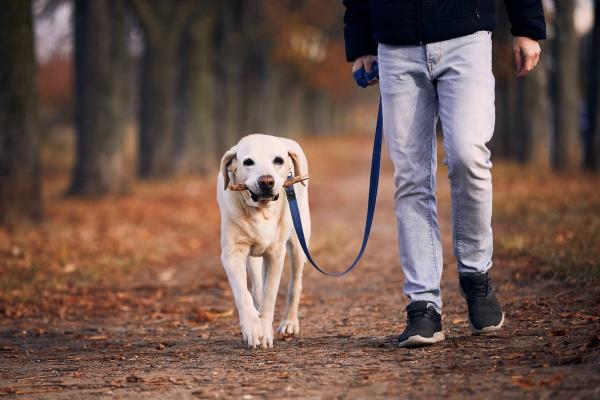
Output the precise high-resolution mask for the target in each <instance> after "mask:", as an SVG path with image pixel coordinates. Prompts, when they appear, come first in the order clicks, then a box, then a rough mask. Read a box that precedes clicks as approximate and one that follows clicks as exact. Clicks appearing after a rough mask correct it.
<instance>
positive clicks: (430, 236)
mask: <svg viewBox="0 0 600 400" xmlns="http://www.w3.org/2000/svg"><path fill="white" fill-rule="evenodd" d="M378 53H379V54H378V62H379V74H380V82H379V85H380V90H381V99H382V102H383V103H382V104H383V125H384V137H385V141H386V145H387V148H388V151H389V154H390V158H391V159H392V162H393V164H394V169H395V173H394V180H395V185H396V191H395V211H396V218H397V224H398V239H399V248H400V261H401V263H402V267H403V271H404V277H405V280H404V293H405V294H406V295H407V296H408V297H409V298H410V301H411V302H414V301H418V300H425V301H429V302H432V303H434V304H435V306H436V308H437V309H438V310H441V308H442V301H441V298H440V279H441V276H442V265H443V264H442V243H441V240H440V230H439V226H438V222H437V210H436V208H437V207H436V196H435V172H436V168H437V160H436V136H435V126H436V122H437V120H438V118H440V119H441V123H442V131H443V138H444V139H443V143H444V151H445V158H444V163H445V164H446V165H447V166H448V171H449V173H448V177H449V179H450V187H451V194H452V223H453V235H452V236H453V243H454V253H455V255H456V259H457V263H458V271H459V272H467V273H476V272H485V271H487V270H488V269H489V268H490V267H491V266H492V246H493V240H492V227H491V219H492V176H491V172H490V169H491V167H492V163H491V161H490V151H489V150H488V148H487V147H486V143H487V142H488V141H489V140H490V139H491V138H492V134H493V132H494V122H495V108H494V76H493V74H492V42H491V33H490V32H488V31H480V32H476V33H474V34H471V35H468V36H463V37H460V38H456V39H451V40H446V41H443V42H438V43H431V44H427V45H423V46H391V45H384V44H380V45H379V50H378Z"/></svg>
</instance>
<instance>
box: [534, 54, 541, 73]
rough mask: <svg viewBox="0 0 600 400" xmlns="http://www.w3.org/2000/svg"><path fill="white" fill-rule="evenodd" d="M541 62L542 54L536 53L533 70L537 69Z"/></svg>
mask: <svg viewBox="0 0 600 400" xmlns="http://www.w3.org/2000/svg"><path fill="white" fill-rule="evenodd" d="M539 62H540V53H535V55H534V56H533V68H534V69H535V67H537V65H538V63H539Z"/></svg>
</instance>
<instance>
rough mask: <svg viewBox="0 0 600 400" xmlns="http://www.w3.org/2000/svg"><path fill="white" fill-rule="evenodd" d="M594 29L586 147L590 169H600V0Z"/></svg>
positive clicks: (587, 166) (586, 159)
mask: <svg viewBox="0 0 600 400" xmlns="http://www.w3.org/2000/svg"><path fill="white" fill-rule="evenodd" d="M594 21H595V22H594V31H593V38H592V43H593V44H592V51H591V52H590V53H591V57H590V58H591V60H590V63H591V65H590V68H589V72H590V93H589V101H588V106H589V113H590V125H591V126H590V140H589V144H588V147H587V149H586V157H585V166H586V168H587V169H588V170H592V171H599V170H600V1H598V0H596V3H595V17H594Z"/></svg>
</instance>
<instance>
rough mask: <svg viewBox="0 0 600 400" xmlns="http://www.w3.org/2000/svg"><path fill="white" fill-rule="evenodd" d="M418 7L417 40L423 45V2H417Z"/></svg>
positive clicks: (419, 0)
mask: <svg viewBox="0 0 600 400" xmlns="http://www.w3.org/2000/svg"><path fill="white" fill-rule="evenodd" d="M416 2H417V3H418V5H417V39H418V40H419V45H423V0H416Z"/></svg>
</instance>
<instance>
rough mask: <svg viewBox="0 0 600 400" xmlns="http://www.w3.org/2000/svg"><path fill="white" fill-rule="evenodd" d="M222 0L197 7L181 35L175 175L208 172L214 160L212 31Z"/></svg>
mask: <svg viewBox="0 0 600 400" xmlns="http://www.w3.org/2000/svg"><path fill="white" fill-rule="evenodd" d="M220 4H221V0H204V1H202V2H199V3H198V4H197V5H196V8H195V10H194V13H193V15H192V16H191V18H190V19H189V21H188V24H187V28H186V29H185V31H184V34H183V38H182V43H181V48H180V56H181V72H180V76H179V83H178V96H177V100H178V109H177V121H176V126H175V159H176V161H175V162H176V169H177V170H178V171H188V172H190V171H191V172H201V173H203V172H207V171H208V170H210V168H211V167H213V166H214V165H215V164H214V163H215V159H216V154H215V153H216V151H215V143H214V141H215V121H214V104H213V97H214V92H215V90H214V85H213V80H214V75H215V72H214V68H220V66H219V65H216V64H217V62H215V59H214V53H215V48H214V33H215V32H214V31H215V23H216V19H217V13H218V8H219V5H220Z"/></svg>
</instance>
